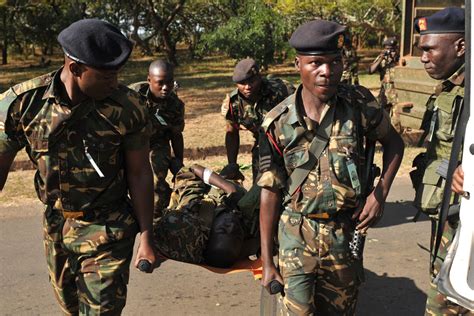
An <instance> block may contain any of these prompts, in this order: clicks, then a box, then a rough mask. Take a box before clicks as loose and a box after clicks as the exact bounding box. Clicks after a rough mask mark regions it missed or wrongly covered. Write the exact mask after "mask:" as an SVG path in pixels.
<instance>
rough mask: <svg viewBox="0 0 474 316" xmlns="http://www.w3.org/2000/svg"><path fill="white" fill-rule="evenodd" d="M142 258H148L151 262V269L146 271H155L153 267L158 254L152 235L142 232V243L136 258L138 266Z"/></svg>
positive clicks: (135, 264)
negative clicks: (155, 250)
mask: <svg viewBox="0 0 474 316" xmlns="http://www.w3.org/2000/svg"><path fill="white" fill-rule="evenodd" d="M141 260H146V261H148V262H149V263H150V265H151V269H150V270H148V271H144V272H146V273H151V272H153V268H154V266H155V261H156V256H155V252H154V250H153V246H152V244H151V237H150V236H149V235H148V233H142V234H141V235H140V244H139V245H138V250H137V257H136V259H135V263H134V266H135V267H136V268H138V264H139V262H140V261H141Z"/></svg>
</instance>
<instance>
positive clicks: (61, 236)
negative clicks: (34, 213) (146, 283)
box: [43, 206, 138, 315]
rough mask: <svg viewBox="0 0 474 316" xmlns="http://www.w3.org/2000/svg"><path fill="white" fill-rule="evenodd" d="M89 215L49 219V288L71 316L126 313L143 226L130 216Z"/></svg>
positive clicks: (50, 215) (53, 214) (49, 214)
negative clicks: (136, 245)
mask: <svg viewBox="0 0 474 316" xmlns="http://www.w3.org/2000/svg"><path fill="white" fill-rule="evenodd" d="M130 211H131V210H128V211H127V212H117V211H114V210H110V212H109V213H106V212H105V211H97V212H90V213H89V214H88V216H87V217H86V218H85V219H81V220H79V219H73V218H68V219H64V216H63V214H62V213H61V212H60V211H57V210H54V209H53V208H51V207H50V206H48V207H47V208H46V211H45V214H44V221H43V227H44V247H45V252H46V261H47V263H48V270H49V276H50V282H51V284H52V285H53V289H54V292H55V295H56V297H57V299H58V301H59V303H60V306H61V309H62V310H63V312H64V313H66V314H73V315H77V314H78V313H79V314H81V315H119V314H120V313H121V311H122V309H123V308H124V307H125V301H126V297H127V283H128V278H129V266H130V261H131V259H132V254H133V244H134V242H135V235H136V233H137V232H138V224H137V223H136V221H135V219H134V218H133V216H132V215H131V213H130Z"/></svg>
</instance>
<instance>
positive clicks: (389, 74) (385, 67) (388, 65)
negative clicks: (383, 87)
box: [372, 53, 399, 83]
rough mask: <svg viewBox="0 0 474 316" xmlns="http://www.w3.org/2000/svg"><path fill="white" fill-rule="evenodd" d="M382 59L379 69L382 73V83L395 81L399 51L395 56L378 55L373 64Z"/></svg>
mask: <svg viewBox="0 0 474 316" xmlns="http://www.w3.org/2000/svg"><path fill="white" fill-rule="evenodd" d="M380 59H382V61H381V62H380V64H379V67H378V68H377V70H378V71H379V74H380V81H381V82H382V83H393V79H394V77H395V66H396V65H397V63H398V60H399V56H398V53H397V54H396V55H395V58H392V57H391V56H380V55H379V56H377V58H375V60H374V61H373V62H372V64H374V63H376V62H378V61H379V60H380Z"/></svg>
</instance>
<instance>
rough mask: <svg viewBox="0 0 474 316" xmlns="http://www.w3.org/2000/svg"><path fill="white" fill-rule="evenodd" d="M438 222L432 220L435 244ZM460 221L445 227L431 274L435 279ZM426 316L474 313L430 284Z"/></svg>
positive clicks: (432, 236) (432, 240) (448, 223)
mask: <svg viewBox="0 0 474 316" xmlns="http://www.w3.org/2000/svg"><path fill="white" fill-rule="evenodd" d="M437 224H438V220H437V219H436V218H432V219H431V242H432V243H433V242H434V240H435V237H436V229H437ZM458 224H459V219H458V218H456V219H454V220H451V221H447V222H446V225H445V226H444V231H443V236H442V239H441V245H440V247H439V250H438V257H437V258H436V261H435V264H434V270H433V271H432V273H431V278H432V279H433V278H434V277H436V275H437V274H438V273H439V271H440V269H441V265H442V264H443V261H444V259H445V258H446V255H447V254H448V249H449V246H450V245H451V243H452V241H453V240H454V234H455V233H456V229H457V226H458ZM425 315H426V316H444V315H470V316H474V311H469V310H468V309H466V308H464V307H462V306H459V305H457V304H455V303H453V302H451V301H449V300H448V299H447V298H446V297H445V296H444V295H443V294H441V293H439V292H438V288H437V286H436V284H434V283H433V282H430V288H429V289H428V292H427V300H426V311H425Z"/></svg>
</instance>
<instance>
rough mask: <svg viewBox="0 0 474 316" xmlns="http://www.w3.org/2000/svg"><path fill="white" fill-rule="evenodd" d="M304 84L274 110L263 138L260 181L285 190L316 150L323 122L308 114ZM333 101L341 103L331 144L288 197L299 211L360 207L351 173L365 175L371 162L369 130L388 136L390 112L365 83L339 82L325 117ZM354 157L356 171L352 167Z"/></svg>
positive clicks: (337, 106) (372, 134)
mask: <svg viewBox="0 0 474 316" xmlns="http://www.w3.org/2000/svg"><path fill="white" fill-rule="evenodd" d="M301 89H302V88H301V86H300V87H299V88H298V89H297V92H296V93H294V94H293V95H291V96H290V97H289V98H287V99H286V100H285V101H283V102H282V103H280V104H279V105H278V106H277V107H275V108H274V109H273V110H272V111H271V112H269V113H268V115H267V116H266V117H265V121H264V123H263V124H262V129H263V131H262V133H266V135H265V137H261V138H260V172H261V173H262V174H261V176H260V178H259V180H258V185H259V186H261V187H270V188H279V189H282V190H283V193H284V194H286V192H287V190H288V189H287V180H288V177H289V176H290V175H291V173H292V172H293V171H294V170H295V169H296V168H297V167H299V166H301V165H303V164H304V163H305V162H306V161H308V158H309V155H310V154H311V155H312V153H310V152H309V145H310V143H311V141H312V139H313V138H314V137H315V134H316V130H317V128H318V126H317V123H316V122H314V121H312V120H311V119H309V118H307V117H305V116H304V115H305V114H304V107H303V105H302V100H301ZM330 107H335V113H334V120H333V125H332V131H331V135H330V140H329V147H326V149H325V151H324V152H323V154H322V155H321V157H320V159H319V161H318V163H317V164H316V165H315V167H314V168H313V170H311V171H310V173H309V175H308V176H307V177H306V179H305V180H304V181H303V182H302V184H301V186H300V187H299V189H298V190H297V191H296V192H295V193H294V194H293V196H291V198H288V197H287V199H286V200H287V201H288V202H291V206H290V207H291V209H292V210H294V211H296V212H302V213H304V214H310V213H334V212H335V211H339V210H345V209H352V208H355V207H356V206H357V203H358V194H357V191H356V188H355V187H354V185H353V183H352V181H351V175H350V173H351V172H357V173H358V174H359V175H361V174H362V172H363V171H364V168H365V161H364V159H365V158H364V155H363V148H362V146H363V144H361V141H360V140H361V139H362V137H363V136H366V137H368V138H370V139H380V138H383V137H384V136H385V135H386V134H387V133H388V131H389V128H390V120H389V118H388V115H387V113H386V112H385V111H384V110H383V109H381V107H380V105H379V104H378V103H377V101H376V100H375V98H374V97H373V96H372V94H371V93H370V92H369V91H368V90H367V89H366V88H364V87H361V86H354V87H352V88H351V86H347V85H342V84H341V85H339V87H338V91H337V93H336V95H335V96H334V97H333V98H332V99H331V100H330V101H329V102H328V104H327V105H326V106H325V108H324V110H323V115H322V118H321V120H323V117H324V115H325V114H326V113H328V111H329V109H330ZM357 118H358V119H357ZM357 122H359V123H357ZM351 162H352V164H353V165H354V167H355V168H354V169H355V171H354V169H352V170H350V169H349V167H348V166H349V164H351ZM360 178H361V177H360V176H359V179H360Z"/></svg>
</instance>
